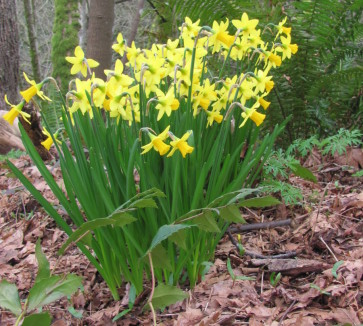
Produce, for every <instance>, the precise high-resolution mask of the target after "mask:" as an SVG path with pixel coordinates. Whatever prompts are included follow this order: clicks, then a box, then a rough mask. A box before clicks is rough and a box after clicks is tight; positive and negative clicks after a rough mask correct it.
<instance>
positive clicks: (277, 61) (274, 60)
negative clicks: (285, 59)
mask: <svg viewBox="0 0 363 326" xmlns="http://www.w3.org/2000/svg"><path fill="white" fill-rule="evenodd" d="M267 59H268V61H269V63H271V64H272V66H273V67H274V68H276V67H280V66H281V57H280V56H278V55H276V54H274V53H270V54H269V55H268V57H267Z"/></svg>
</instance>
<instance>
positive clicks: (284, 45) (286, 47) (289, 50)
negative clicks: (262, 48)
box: [276, 35, 298, 60]
mask: <svg viewBox="0 0 363 326" xmlns="http://www.w3.org/2000/svg"><path fill="white" fill-rule="evenodd" d="M280 40H281V45H280V46H277V47H276V51H277V52H282V60H284V59H285V58H288V59H290V58H291V54H295V53H296V52H297V50H298V46H297V44H291V36H290V35H288V36H287V37H284V36H281V37H280Z"/></svg>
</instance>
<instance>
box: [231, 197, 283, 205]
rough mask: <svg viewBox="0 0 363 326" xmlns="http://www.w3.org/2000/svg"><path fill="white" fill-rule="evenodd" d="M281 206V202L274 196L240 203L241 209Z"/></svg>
mask: <svg viewBox="0 0 363 326" xmlns="http://www.w3.org/2000/svg"><path fill="white" fill-rule="evenodd" d="M278 204H280V201H279V200H277V199H276V198H275V197H272V196H265V197H257V198H251V199H246V200H243V201H241V202H239V203H238V206H239V207H267V206H274V205H278Z"/></svg>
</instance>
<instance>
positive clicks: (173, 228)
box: [145, 224, 192, 255]
mask: <svg viewBox="0 0 363 326" xmlns="http://www.w3.org/2000/svg"><path fill="white" fill-rule="evenodd" d="M190 227H192V225H185V224H171V225H163V226H162V227H161V228H160V229H159V230H158V232H156V234H155V236H154V238H153V240H152V241H151V245H150V247H149V249H148V250H147V252H146V254H147V253H148V252H151V251H152V250H153V249H154V248H155V247H156V246H157V245H158V244H160V243H161V241H163V240H165V239H167V238H168V237H170V236H171V235H172V234H174V233H175V232H178V231H180V230H183V229H187V228H190ZM146 254H145V255H146Z"/></svg>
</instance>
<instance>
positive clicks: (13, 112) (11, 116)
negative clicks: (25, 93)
mask: <svg viewBox="0 0 363 326" xmlns="http://www.w3.org/2000/svg"><path fill="white" fill-rule="evenodd" d="M5 102H6V104H8V105H10V111H9V112H8V113H5V114H4V115H3V119H4V120H5V121H7V122H8V123H9V124H10V125H13V123H14V120H15V119H16V117H17V116H18V115H19V114H21V115H22V117H23V118H24V120H25V121H26V122H28V123H30V122H29V120H28V118H30V114H28V113H26V112H23V111H22V109H23V107H24V104H25V101H24V100H23V101H21V102H20V103H19V104H18V105H14V104H11V103H10V102H9V101H8V98H7V96H6V95H5Z"/></svg>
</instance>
